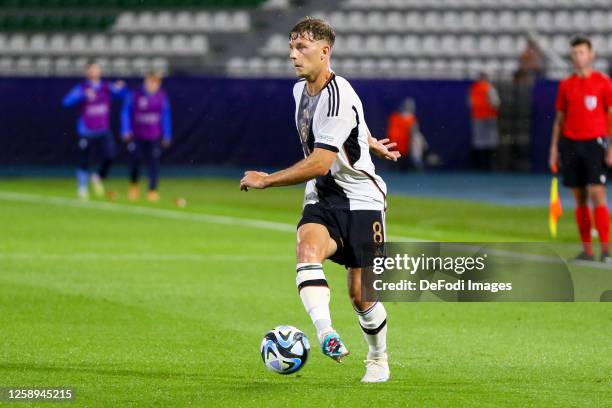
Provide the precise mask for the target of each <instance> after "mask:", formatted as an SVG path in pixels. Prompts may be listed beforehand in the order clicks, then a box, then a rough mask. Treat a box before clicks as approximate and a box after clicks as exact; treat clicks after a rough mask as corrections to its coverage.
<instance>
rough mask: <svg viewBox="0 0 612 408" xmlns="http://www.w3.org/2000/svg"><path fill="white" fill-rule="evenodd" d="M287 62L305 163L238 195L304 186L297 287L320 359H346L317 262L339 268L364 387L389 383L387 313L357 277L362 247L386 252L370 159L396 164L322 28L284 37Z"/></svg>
mask: <svg viewBox="0 0 612 408" xmlns="http://www.w3.org/2000/svg"><path fill="white" fill-rule="evenodd" d="M289 38H290V41H289V49H290V54H289V56H290V59H291V61H292V63H293V66H294V69H295V72H296V74H297V76H298V77H300V78H301V80H300V81H298V82H297V83H296V84H295V85H294V87H293V96H294V98H295V103H296V111H295V120H296V126H297V130H298V135H299V137H300V141H301V144H302V149H303V151H304V156H305V158H304V159H303V160H301V161H299V162H298V163H296V164H294V165H293V166H291V167H289V168H286V169H284V170H281V171H278V172H275V173H272V174H267V173H264V172H259V171H247V172H245V174H244V177H243V179H242V180H241V181H240V188H241V189H242V190H248V189H249V188H255V189H263V188H268V187H280V186H288V185H294V184H299V183H302V182H307V183H306V191H305V194H304V209H303V214H302V219H301V220H300V222H299V223H298V229H297V267H296V270H297V277H296V284H297V287H298V291H299V294H300V298H301V299H302V303H303V304H304V307H305V309H306V311H307V312H308V314H309V315H310V318H311V320H312V322H313V323H314V326H315V328H316V331H317V337H318V339H319V342H320V344H321V348H322V351H323V353H324V354H325V355H327V356H329V357H331V358H332V359H334V360H336V361H338V362H340V360H341V359H342V358H343V357H345V356H346V355H348V354H349V351H348V349H347V348H346V346H345V345H344V343H343V342H342V340H341V339H340V336H339V335H338V332H337V331H336V330H335V329H334V328H333V326H332V319H331V315H330V311H329V300H330V291H329V287H328V284H327V280H326V279H325V274H324V273H323V261H324V260H325V259H328V258H329V259H331V260H332V261H334V262H336V263H339V264H341V265H344V266H345V267H346V268H347V271H348V280H347V281H348V292H349V296H350V298H351V301H352V303H353V306H354V308H355V312H356V314H357V317H358V320H359V324H360V326H361V328H362V330H363V334H364V337H365V340H366V341H367V343H368V348H369V351H368V355H367V359H366V361H365V363H366V373H365V375H364V376H363V378H362V380H361V381H362V382H383V381H387V380H388V379H389V365H388V363H387V342H386V339H387V312H386V311H385V308H384V306H383V305H382V303H380V302H366V301H364V300H363V299H362V296H361V271H362V268H363V267H367V266H371V264H372V259H369V260H368V259H365V258H368V256H366V255H365V254H364V247H365V246H366V245H368V244H371V245H375V244H381V245H382V244H384V240H385V208H386V197H385V196H386V186H385V183H384V182H383V180H382V179H381V178H380V177H379V176H378V175H377V174H376V173H375V171H374V164H373V163H372V158H371V156H370V152H374V153H376V154H377V155H379V156H381V157H384V158H385V159H388V160H393V161H396V160H397V158H398V157H399V153H397V152H394V151H391V150H390V148H392V147H393V146H394V143H388V142H387V141H386V140H382V141H377V140H376V139H374V138H373V137H372V136H371V135H370V132H369V130H368V127H367V125H366V123H365V118H364V113H363V106H362V104H361V100H360V99H359V97H358V96H357V94H356V93H355V91H354V90H353V88H352V87H351V85H350V84H349V83H348V81H347V80H346V79H344V78H342V77H340V76H337V75H336V74H335V73H334V72H333V71H332V70H331V66H330V57H331V53H332V49H333V45H334V40H335V32H334V30H333V28H332V27H331V26H330V25H329V24H328V23H327V22H325V21H323V20H320V19H315V18H310V17H306V18H304V19H303V20H301V21H300V22H298V23H297V24H296V25H295V26H294V27H293V29H292V30H291V33H290V35H289Z"/></svg>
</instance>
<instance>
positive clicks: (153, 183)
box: [145, 141, 161, 201]
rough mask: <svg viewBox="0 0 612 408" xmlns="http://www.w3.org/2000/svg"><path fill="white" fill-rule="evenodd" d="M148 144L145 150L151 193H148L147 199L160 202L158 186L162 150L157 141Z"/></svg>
mask: <svg viewBox="0 0 612 408" xmlns="http://www.w3.org/2000/svg"><path fill="white" fill-rule="evenodd" d="M146 143H147V148H146V150H145V152H146V153H145V160H146V163H147V172H148V176H149V192H148V193H147V199H148V200H149V201H159V193H158V191H157V185H158V180H159V157H160V156H161V148H160V146H159V142H157V141H150V142H146Z"/></svg>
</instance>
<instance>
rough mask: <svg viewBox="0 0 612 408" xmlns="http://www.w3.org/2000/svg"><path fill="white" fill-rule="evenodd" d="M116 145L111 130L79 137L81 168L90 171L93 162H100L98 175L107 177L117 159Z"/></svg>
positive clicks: (79, 165)
mask: <svg viewBox="0 0 612 408" xmlns="http://www.w3.org/2000/svg"><path fill="white" fill-rule="evenodd" d="M115 152H116V145H115V140H114V139H113V135H112V133H111V132H103V133H100V134H97V135H95V136H90V137H82V136H81V137H79V164H78V167H79V170H82V171H84V172H89V166H90V164H91V162H93V161H95V160H96V159H97V161H98V162H99V166H100V167H99V168H98V175H99V176H100V177H101V178H106V176H108V172H109V170H110V167H111V164H112V163H113V160H114V159H115Z"/></svg>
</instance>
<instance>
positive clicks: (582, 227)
mask: <svg viewBox="0 0 612 408" xmlns="http://www.w3.org/2000/svg"><path fill="white" fill-rule="evenodd" d="M572 192H573V193H574V201H575V202H576V209H575V210H574V213H575V216H576V225H577V226H578V233H579V234H580V241H581V242H582V252H581V253H580V254H578V256H577V257H576V258H575V259H576V260H585V261H592V260H593V244H592V239H591V225H592V221H591V209H590V208H589V201H588V198H589V194H588V191H587V188H586V187H573V188H572Z"/></svg>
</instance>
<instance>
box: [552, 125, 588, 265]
mask: <svg viewBox="0 0 612 408" xmlns="http://www.w3.org/2000/svg"><path fill="white" fill-rule="evenodd" d="M584 143H585V142H579V141H573V140H570V139H568V138H566V137H561V139H560V140H559V158H560V161H561V172H562V173H563V185H565V186H566V187H569V188H571V189H572V193H573V194H574V201H575V203H576V206H575V210H574V214H575V216H576V225H577V227H578V234H579V235H580V241H581V242H582V252H580V253H579V254H578V255H577V256H576V258H575V259H576V260H587V261H590V260H593V259H594V258H593V245H592V242H591V241H592V240H591V210H590V208H589V204H588V198H589V196H588V192H587V188H586V186H587V184H588V183H589V182H588V167H587V165H586V161H585V160H586V159H587V158H586V157H585V156H586V154H585V152H584V146H585V145H584Z"/></svg>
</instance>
